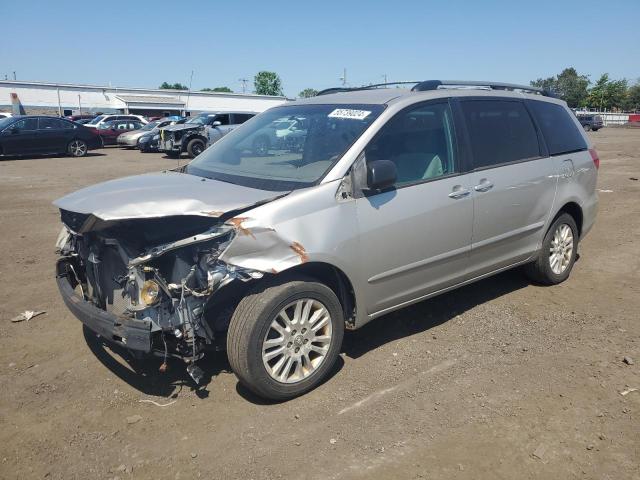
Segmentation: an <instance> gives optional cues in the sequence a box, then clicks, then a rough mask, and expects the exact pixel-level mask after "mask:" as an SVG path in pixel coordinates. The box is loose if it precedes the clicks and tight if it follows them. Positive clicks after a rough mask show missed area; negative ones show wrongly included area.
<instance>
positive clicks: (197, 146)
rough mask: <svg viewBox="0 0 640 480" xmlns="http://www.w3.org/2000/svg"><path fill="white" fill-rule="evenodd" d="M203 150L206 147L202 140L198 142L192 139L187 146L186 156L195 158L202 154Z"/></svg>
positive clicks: (197, 139)
mask: <svg viewBox="0 0 640 480" xmlns="http://www.w3.org/2000/svg"><path fill="white" fill-rule="evenodd" d="M205 148H206V146H205V144H204V142H203V141H202V140H200V139H199V138H194V139H193V140H190V141H189V143H188V144H187V154H188V155H189V156H190V157H191V158H196V157H197V156H198V155H200V154H201V153H202V152H204V150H205Z"/></svg>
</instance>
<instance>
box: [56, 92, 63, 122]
mask: <svg viewBox="0 0 640 480" xmlns="http://www.w3.org/2000/svg"><path fill="white" fill-rule="evenodd" d="M56 91H57V92H58V116H59V117H61V116H62V105H60V86H59V85H57V86H56Z"/></svg>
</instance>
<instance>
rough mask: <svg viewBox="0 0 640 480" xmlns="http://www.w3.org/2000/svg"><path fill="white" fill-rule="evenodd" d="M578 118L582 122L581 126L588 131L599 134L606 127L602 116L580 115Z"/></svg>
mask: <svg viewBox="0 0 640 480" xmlns="http://www.w3.org/2000/svg"><path fill="white" fill-rule="evenodd" d="M577 117H578V120H579V121H580V125H582V128H584V129H585V130H586V131H593V132H597V131H598V130H600V129H601V128H602V127H603V126H604V123H603V122H602V117H601V116H600V115H588V114H582V113H579V114H578V115H577Z"/></svg>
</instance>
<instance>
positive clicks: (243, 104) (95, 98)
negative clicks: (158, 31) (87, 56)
mask: <svg viewBox="0 0 640 480" xmlns="http://www.w3.org/2000/svg"><path fill="white" fill-rule="evenodd" d="M12 93H15V94H17V95H18V98H19V99H20V102H21V103H22V105H23V106H24V108H25V110H26V113H27V114H50V115H77V114H81V113H98V112H103V113H136V114H140V115H148V116H166V115H184V114H195V113H198V112H204V111H252V112H262V111H264V110H266V109H268V108H270V107H274V106H276V105H280V104H281V103H283V102H285V101H286V98H285V97H275V96H266V95H255V94H244V93H219V92H196V91H191V92H189V91H186V90H161V89H148V88H119V87H107V86H99V85H72V84H64V83H47V82H26V81H25V82H23V81H15V80H0V110H3V111H11V94H12Z"/></svg>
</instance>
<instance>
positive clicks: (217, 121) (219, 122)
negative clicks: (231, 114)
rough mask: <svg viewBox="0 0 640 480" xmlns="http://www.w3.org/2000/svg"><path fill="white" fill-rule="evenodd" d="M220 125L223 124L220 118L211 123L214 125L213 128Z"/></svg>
mask: <svg viewBox="0 0 640 480" xmlns="http://www.w3.org/2000/svg"><path fill="white" fill-rule="evenodd" d="M220 125H222V122H221V121H220V120H216V121H215V122H213V123H212V124H211V126H212V127H213V128H215V127H219V126H220Z"/></svg>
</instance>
